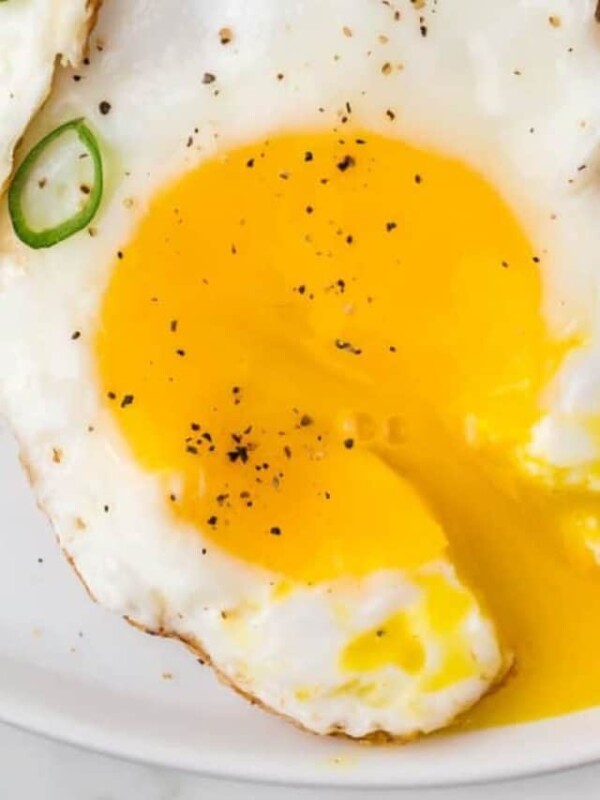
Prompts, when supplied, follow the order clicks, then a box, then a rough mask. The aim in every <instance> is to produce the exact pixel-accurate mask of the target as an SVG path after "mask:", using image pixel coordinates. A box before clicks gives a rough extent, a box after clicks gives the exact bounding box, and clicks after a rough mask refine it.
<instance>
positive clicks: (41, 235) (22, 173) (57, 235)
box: [0, 0, 103, 250]
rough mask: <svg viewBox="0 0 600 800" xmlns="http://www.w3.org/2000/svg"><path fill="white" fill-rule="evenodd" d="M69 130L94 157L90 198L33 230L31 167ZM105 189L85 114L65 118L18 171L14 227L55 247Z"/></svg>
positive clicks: (32, 242) (85, 219)
mask: <svg viewBox="0 0 600 800" xmlns="http://www.w3.org/2000/svg"><path fill="white" fill-rule="evenodd" d="M0 1H1V0H0ZM68 131H74V132H75V133H76V134H77V136H78V138H79V141H80V142H81V144H82V145H83V146H84V147H85V149H86V150H87V152H88V153H89V155H90V157H91V159H92V166H93V170H94V176H93V182H92V185H91V187H90V191H89V195H88V199H87V202H86V204H85V205H84V207H83V208H82V209H81V211H78V212H77V213H76V214H74V215H73V216H72V217H69V218H68V219H66V220H64V222H60V223H59V224H58V225H55V226H54V227H52V228H46V229H44V230H33V228H31V227H30V226H29V223H28V222H27V218H26V215H25V212H24V210H23V202H22V200H23V192H24V191H25V188H26V186H27V182H28V180H29V176H30V174H31V171H32V170H33V168H34V166H35V165H36V163H37V161H38V159H39V158H40V156H41V155H42V154H43V153H44V151H45V150H46V148H47V147H48V146H49V145H51V144H52V142H54V141H56V139H58V138H59V137H60V136H62V135H63V134H64V133H67V132H68ZM102 191H103V170H102V156H101V155H100V147H99V145H98V141H97V139H96V137H95V136H94V134H93V133H92V131H91V130H90V129H89V128H88V126H87V125H86V124H85V122H84V120H83V118H79V119H73V120H71V121H70V122H65V123H64V125H60V126H59V127H58V128H56V129H55V130H53V131H51V132H50V133H49V134H48V135H47V136H45V137H44V138H43V139H42V140H41V141H39V142H38V143H37V144H36V145H35V147H33V148H32V150H31V151H30V152H29V153H28V154H27V156H26V157H25V159H24V160H23V161H22V162H21V164H20V166H19V167H18V169H17V171H16V172H15V175H14V177H13V179H12V183H11V185H10V188H9V190H8V210H9V213H10V218H11V221H12V224H13V228H14V231H15V233H16V234H17V236H18V237H19V239H20V240H21V241H22V242H24V243H25V244H27V245H29V247H33V248H34V249H36V250H39V249H41V248H43V247H52V246H53V245H55V244H58V243H59V242H62V241H64V240H65V239H68V238H69V236H73V234H75V233H77V232H78V231H80V230H81V229H82V228H85V226H86V225H88V224H89V223H90V222H91V221H92V219H93V218H94V216H95V215H96V212H97V211H98V207H99V205H100V201H101V200H102Z"/></svg>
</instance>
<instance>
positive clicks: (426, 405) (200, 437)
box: [97, 132, 600, 724]
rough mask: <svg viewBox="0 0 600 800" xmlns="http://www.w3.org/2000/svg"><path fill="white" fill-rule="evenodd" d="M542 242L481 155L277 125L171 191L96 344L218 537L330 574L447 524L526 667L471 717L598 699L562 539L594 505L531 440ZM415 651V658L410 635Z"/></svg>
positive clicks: (279, 563) (151, 219)
mask: <svg viewBox="0 0 600 800" xmlns="http://www.w3.org/2000/svg"><path fill="white" fill-rule="evenodd" d="M539 260H540V259H539V258H538V255H537V254H536V252H535V251H534V250H533V249H532V247H531V245H530V243H529V242H528V240H527V238H526V236H525V235H524V233H523V231H522V230H521V228H520V226H519V224H518V223H517V221H516V220H515V218H514V216H513V214H512V212H511V211H510V209H509V208H508V207H507V206H506V204H505V203H504V202H503V201H502V199H501V198H500V196H499V195H498V193H497V192H496V191H495V190H494V189H493V188H492V187H491V186H490V185H489V184H487V183H486V182H485V181H484V180H483V179H482V178H481V177H480V176H478V175H477V174H475V173H474V172H473V171H471V170H470V169H468V168H467V167H466V166H465V165H463V164H460V163H457V162H455V161H452V160H448V159H446V158H444V157H442V156H440V155H438V154H435V153H432V152H426V151H423V150H419V149H415V148H413V147H411V146H409V145H407V144H405V143H402V142H399V141H396V140H390V139H385V138H382V137H379V136H376V135H374V134H370V133H362V132H353V133H352V134H349V133H346V134H345V135H344V136H340V135H339V134H327V133H315V134H298V135H285V136H280V137H277V138H273V139H272V140H270V141H264V142H259V143H257V144H253V145H250V146H247V147H244V148H241V149H239V150H235V151H233V152H230V153H228V154H226V155H223V156H220V157H218V158H216V159H214V160H211V161H208V162H207V163H205V164H203V165H202V166H201V167H199V168H198V169H196V170H195V171H192V172H189V173H188V174H186V175H185V176H184V177H183V178H181V179H180V180H179V181H177V182H176V183H175V184H174V185H172V186H171V187H169V188H168V189H167V190H166V191H164V192H162V193H161V194H160V195H159V196H158V197H157V198H155V199H154V200H153V202H152V204H151V207H150V210H149V212H148V214H147V216H146V217H145V218H144V219H143V220H142V222H141V224H140V227H139V229H138V231H137V233H136V234H135V236H134V238H133V239H132V240H131V242H130V243H129V244H128V246H127V247H126V248H125V249H124V251H123V253H122V254H120V258H119V259H117V260H116V263H115V267H114V270H113V273H112V275H111V280H110V284H109V286H108V289H107V292H106V294H105V298H104V303H103V308H102V317H101V325H100V327H99V332H98V336H97V356H98V363H99V369H100V376H101V381H102V384H103V387H104V391H105V393H106V397H107V403H108V404H109V405H110V407H111V408H112V409H113V411H114V415H115V417H116V419H117V420H118V424H119V426H120V427H121V429H122V431H123V432H124V434H125V436H126V439H127V441H128V443H129V445H130V446H131V448H132V450H133V452H134V454H135V456H136V458H137V459H138V461H139V462H140V463H141V464H142V465H143V466H144V467H145V468H147V469H149V470H153V471H155V472H157V473H159V474H160V476H161V479H162V480H163V482H164V492H165V502H166V503H168V504H169V506H170V508H171V510H172V513H173V514H174V515H176V516H177V517H179V518H181V519H183V520H185V521H188V522H191V523H193V524H195V525H197V526H198V527H199V528H201V529H202V530H203V532H204V533H205V534H206V535H208V536H209V537H210V538H212V540H213V541H214V545H215V546H218V547H219V548H222V549H224V550H227V551H229V552H230V553H232V554H234V555H235V556H237V557H239V558H240V559H242V560H244V561H246V562H249V563H253V564H258V565H261V566H264V567H267V568H269V569H271V570H274V571H275V572H277V573H279V574H280V575H281V576H282V577H283V578H284V579H285V580H291V581H321V580H325V579H332V578H336V577H339V576H347V575H362V574H368V573H370V572H372V571H374V570H377V569H382V568H401V569H410V568H412V567H416V566H418V565H420V564H425V563H427V562H429V561H431V560H433V559H436V558H438V557H440V556H442V555H444V553H445V552H446V549H447V547H448V541H449V542H450V545H451V548H452V555H453V557H454V558H455V560H456V561H457V563H458V565H459V567H460V569H461V574H462V576H463V577H464V578H466V580H467V582H468V583H469V585H470V586H473V587H474V588H475V589H476V590H478V591H479V592H481V593H482V594H483V595H484V596H485V598H486V602H487V606H488V607H489V609H490V611H491V613H492V616H493V617H494V619H495V620H496V621H497V622H498V624H499V627H500V630H501V632H502V635H503V637H504V638H505V639H506V641H507V643H508V644H509V646H511V647H512V648H513V649H514V650H515V652H516V657H517V661H518V672H517V674H516V676H515V677H513V679H512V680H511V682H510V683H509V684H508V686H507V687H506V688H505V689H504V690H503V691H502V692H498V693H496V694H495V695H494V696H492V697H490V698H489V699H487V700H485V701H484V703H483V704H481V705H480V706H479V707H478V709H476V710H475V711H474V712H473V715H472V720H471V723H472V724H484V723H491V722H503V721H509V720H515V719H526V718H531V717H536V716H541V715H544V714H551V713H558V712H561V711H566V710H569V709H572V708H576V707H581V706H584V705H589V704H592V703H594V702H597V701H600V669H598V667H599V666H600V635H599V634H598V620H600V581H597V580H596V579H595V578H594V576H593V575H592V574H591V573H590V574H587V573H584V572H583V571H582V570H581V569H579V568H578V567H575V566H574V565H573V563H571V562H570V561H569V559H568V558H566V557H565V556H566V552H567V550H566V549H565V542H570V541H571V539H573V538H575V539H577V535H574V537H573V535H571V533H569V531H571V527H572V526H570V523H569V521H568V520H570V519H571V518H572V515H573V513H574V511H573V510H574V509H575V513H576V512H577V509H578V508H579V505H580V503H581V502H582V501H581V499H580V498H577V497H572V496H566V495H564V494H560V495H559V494H551V493H550V492H549V491H548V492H546V491H544V490H539V489H534V488H532V487H531V486H529V485H528V484H527V482H526V481H525V479H524V478H522V477H521V474H522V473H521V470H520V469H519V467H518V464H517V461H516V456H515V454H516V452H517V448H518V446H519V445H520V444H522V443H523V442H525V441H526V440H527V438H528V432H529V429H530V426H531V424H532V423H533V422H534V421H535V420H536V418H537V416H538V413H539V412H538V398H539V394H540V391H541V389H542V388H543V386H544V385H545V383H546V381H547V379H548V377H549V376H550V375H551V373H552V371H553V369H554V368H555V365H556V362H557V359H558V358H559V356H560V350H561V349H560V347H558V346H557V345H555V344H553V343H552V342H550V341H549V340H548V336H547V334H546V331H545V328H544V324H543V321H542V318H541V314H540V303H541V287H540V266H539ZM585 503H586V513H596V511H597V510H598V509H596V508H592V509H591V510H590V507H589V505H590V500H589V498H587V499H585ZM565 520H566V522H565ZM565 526H566V529H567V533H565ZM570 547H571V544H569V548H570ZM580 550H581V552H585V551H584V549H583V548H580ZM569 552H570V551H569ZM442 605H444V608H446V605H447V604H442ZM451 605H452V604H450V606H451ZM444 608H442V606H440V609H441V610H440V609H438V610H437V611H436V612H435V614H434V613H433V612H432V614H433V616H432V619H433V618H434V617H435V619H436V620H437V622H436V625H439V627H440V629H443V628H444V626H446V627H447V626H449V625H451V624H453V623H452V619H453V617H452V614H453V612H452V608H451V607H450V609H449V610H447V613H445V611H444ZM436 614H437V616H436ZM448 615H449V616H448ZM404 626H405V621H404V619H403V618H402V617H398V618H394V619H392V620H391V621H390V627H391V630H393V631H394V636H393V637H392V640H402V637H403V636H404V633H405V628H404ZM365 636H367V637H368V636H369V634H368V633H367V634H365ZM371 638H372V637H371ZM359 644H360V643H359ZM384 647H385V646H384V644H383V643H381V644H380V645H378V646H377V647H376V648H375V649H372V650H371V655H370V656H369V658H371V659H374V660H375V661H374V662H373V663H375V662H377V660H378V659H379V658H381V657H389V658H390V659H392V655H390V654H389V653H388V654H387V655H386V654H385V653H384V650H383V649H382V648H384ZM367 649H369V648H367ZM364 651H365V648H364V647H362V648H361V647H360V646H358V645H357V647H356V648H355V650H353V651H349V653H348V654H347V656H348V658H349V659H350V660H351V661H352V659H358V661H359V662H360V660H361V659H364V658H365V655H364ZM382 654H383V655H382ZM448 657H449V658H452V657H453V656H452V654H451V653H450V654H449V656H448ZM402 658H403V659H405V660H407V662H410V663H409V664H408V666H409V667H410V668H415V669H416V668H418V665H419V660H420V658H421V653H420V650H419V647H418V645H414V646H413V647H412V650H410V649H409V650H406V652H405V654H404V655H403V656H402ZM461 658H462V656H461V655H460V654H458V655H456V658H455V661H456V664H454V665H453V667H452V668H453V669H455V670H456V674H457V675H460V672H461V669H462V666H461V664H460V663H459V662H460V659H461ZM353 663H354V662H353ZM361 663H362V662H361ZM365 668H366V669H368V668H369V667H368V665H367V666H366V667H365ZM432 688H435V687H432Z"/></svg>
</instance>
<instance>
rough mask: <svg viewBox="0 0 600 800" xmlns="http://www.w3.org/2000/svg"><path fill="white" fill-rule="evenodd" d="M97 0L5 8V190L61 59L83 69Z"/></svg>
mask: <svg viewBox="0 0 600 800" xmlns="http://www.w3.org/2000/svg"><path fill="white" fill-rule="evenodd" d="M97 6H98V0H39V1H38V0H30V2H27V3H21V2H14V1H13V2H11V1H10V0H7V1H6V2H4V3H0V120H1V121H2V122H1V124H0V189H1V188H2V186H3V185H4V183H5V181H6V179H7V178H8V176H9V175H10V171H11V167H12V156H13V150H14V148H15V146H16V144H17V142H18V141H19V139H20V138H21V136H22V134H23V131H24V130H25V128H26V127H27V125H28V123H29V121H30V119H31V117H32V116H33V114H34V113H35V111H36V110H37V109H38V108H39V106H40V105H41V104H42V103H43V101H44V100H45V98H46V96H47V94H48V92H49V91H50V87H51V84H52V76H53V75H54V67H55V64H56V61H57V59H58V58H60V60H61V61H62V63H63V64H71V65H73V66H76V65H77V64H79V62H80V60H81V58H82V56H83V51H84V48H85V43H86V41H87V34H88V31H89V28H90V26H91V24H92V20H93V17H94V14H95V11H96V7H97Z"/></svg>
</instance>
